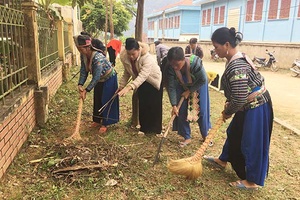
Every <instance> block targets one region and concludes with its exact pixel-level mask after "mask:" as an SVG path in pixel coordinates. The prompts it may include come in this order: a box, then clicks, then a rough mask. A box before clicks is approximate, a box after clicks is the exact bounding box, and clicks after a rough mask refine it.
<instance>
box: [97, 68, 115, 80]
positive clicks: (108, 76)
mask: <svg viewBox="0 0 300 200" xmlns="http://www.w3.org/2000/svg"><path fill="white" fill-rule="evenodd" d="M113 75H115V70H114V68H113V67H112V68H111V69H110V71H108V72H106V74H104V75H103V76H101V77H100V80H99V82H105V81H106V80H107V79H109V78H110V77H111V76H113Z"/></svg>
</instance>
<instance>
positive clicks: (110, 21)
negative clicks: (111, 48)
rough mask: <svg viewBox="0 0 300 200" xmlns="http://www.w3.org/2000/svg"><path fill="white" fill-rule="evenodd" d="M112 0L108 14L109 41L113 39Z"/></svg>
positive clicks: (111, 0)
mask: <svg viewBox="0 0 300 200" xmlns="http://www.w3.org/2000/svg"><path fill="white" fill-rule="evenodd" d="M113 7H114V4H113V0H110V12H109V29H110V39H114V32H115V31H114V23H113Z"/></svg>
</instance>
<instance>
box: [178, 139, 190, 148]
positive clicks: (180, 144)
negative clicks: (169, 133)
mask: <svg viewBox="0 0 300 200" xmlns="http://www.w3.org/2000/svg"><path fill="white" fill-rule="evenodd" d="M190 143H191V140H188V141H187V140H185V141H183V142H182V141H181V142H179V147H181V148H184V147H186V146H187V145H188V144H190Z"/></svg>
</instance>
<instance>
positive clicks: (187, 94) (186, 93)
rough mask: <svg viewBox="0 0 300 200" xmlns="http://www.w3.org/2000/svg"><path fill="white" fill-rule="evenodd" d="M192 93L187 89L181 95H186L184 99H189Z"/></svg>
mask: <svg viewBox="0 0 300 200" xmlns="http://www.w3.org/2000/svg"><path fill="white" fill-rule="evenodd" d="M190 93H191V92H190V90H186V91H184V92H183V93H182V94H181V96H182V97H184V99H187V98H188V97H189V96H190Z"/></svg>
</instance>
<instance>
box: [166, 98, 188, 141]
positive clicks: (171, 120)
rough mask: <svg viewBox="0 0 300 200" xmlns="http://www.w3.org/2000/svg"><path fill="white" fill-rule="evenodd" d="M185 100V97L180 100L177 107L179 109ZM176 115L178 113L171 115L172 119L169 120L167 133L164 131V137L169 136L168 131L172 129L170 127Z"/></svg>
mask: <svg viewBox="0 0 300 200" xmlns="http://www.w3.org/2000/svg"><path fill="white" fill-rule="evenodd" d="M183 101H184V97H181V98H180V100H179V102H178V104H177V109H178V110H179V109H180V107H181V105H182V103H183ZM175 117H176V115H175V114H173V115H172V117H171V119H170V121H169V124H168V127H167V129H166V131H165V133H164V136H163V137H164V138H165V137H167V135H168V132H169V130H170V127H171V125H172V123H173V121H174V119H175Z"/></svg>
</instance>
